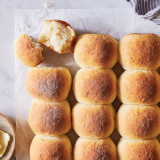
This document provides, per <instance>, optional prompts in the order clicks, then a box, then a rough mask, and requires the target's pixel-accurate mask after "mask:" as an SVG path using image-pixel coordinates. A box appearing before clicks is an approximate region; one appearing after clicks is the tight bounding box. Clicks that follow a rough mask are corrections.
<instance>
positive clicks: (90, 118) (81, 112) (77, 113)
mask: <svg viewBox="0 0 160 160" xmlns="http://www.w3.org/2000/svg"><path fill="white" fill-rule="evenodd" d="M114 118H115V110H114V108H113V106H112V105H87V104H80V103H77V104H76V105H75V106H74V107H73V110H72V124H73V125H72V126H73V128H74V130H75V131H76V133H77V134H78V135H79V136H80V137H84V138H93V139H100V138H106V137H108V136H110V135H111V133H112V132H113V130H114V128H115V121H114Z"/></svg>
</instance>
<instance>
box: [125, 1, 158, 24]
mask: <svg viewBox="0 0 160 160" xmlns="http://www.w3.org/2000/svg"><path fill="white" fill-rule="evenodd" d="M127 1H129V2H130V3H131V5H132V6H133V9H134V10H135V12H136V13H137V14H138V15H139V16H140V17H142V18H145V19H149V20H151V21H154V22H155V23H157V24H159V25H160V0H127Z"/></svg>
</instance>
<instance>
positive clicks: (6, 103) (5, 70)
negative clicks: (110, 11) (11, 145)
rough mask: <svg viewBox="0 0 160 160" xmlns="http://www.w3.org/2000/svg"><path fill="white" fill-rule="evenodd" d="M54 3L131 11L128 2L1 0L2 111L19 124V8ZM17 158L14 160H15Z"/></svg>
mask: <svg viewBox="0 0 160 160" xmlns="http://www.w3.org/2000/svg"><path fill="white" fill-rule="evenodd" d="M45 3H51V4H52V5H53V6H52V7H51V8H50V9H55V8H57V9H107V8H131V6H130V4H129V3H128V2H127V1H126V0H112V1H110V0H99V1H98V3H97V0H88V1H87V2H86V0H76V1H75V0H34V1H33V0H32V1H31V0H0V22H1V25H0V51H1V52H0V54H1V59H0V84H1V87H0V112H1V113H3V114H5V115H6V116H8V117H9V118H10V119H11V120H12V122H13V123H14V124H15V122H16V114H15V103H14V80H15V74H14V72H15V70H14V61H15V56H14V54H13V41H14V11H15V9H43V8H44V6H45V5H44V4H45ZM14 159H15V158H14V157H13V158H12V159H11V160H14Z"/></svg>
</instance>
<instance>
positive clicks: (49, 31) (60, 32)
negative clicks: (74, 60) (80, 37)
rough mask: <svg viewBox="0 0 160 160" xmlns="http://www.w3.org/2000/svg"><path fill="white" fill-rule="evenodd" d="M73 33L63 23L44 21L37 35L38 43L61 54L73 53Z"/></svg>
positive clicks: (71, 29)
mask: <svg viewBox="0 0 160 160" xmlns="http://www.w3.org/2000/svg"><path fill="white" fill-rule="evenodd" d="M74 40H75V31H74V30H73V28H72V27H71V25H70V24H68V23H67V22H65V21H62V20H45V21H44V27H43V29H42V31H41V33H40V35H39V38H38V42H39V43H41V44H43V45H45V46H47V47H49V48H51V49H52V50H53V51H55V52H57V53H59V54H61V53H71V52H73V43H74Z"/></svg>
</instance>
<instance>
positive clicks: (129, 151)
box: [117, 138, 160, 160]
mask: <svg viewBox="0 0 160 160" xmlns="http://www.w3.org/2000/svg"><path fill="white" fill-rule="evenodd" d="M117 152H118V158H119V160H160V143H159V142H158V140H157V139H151V140H127V139H124V138H122V139H121V140H120V142H119V144H118V146H117Z"/></svg>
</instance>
